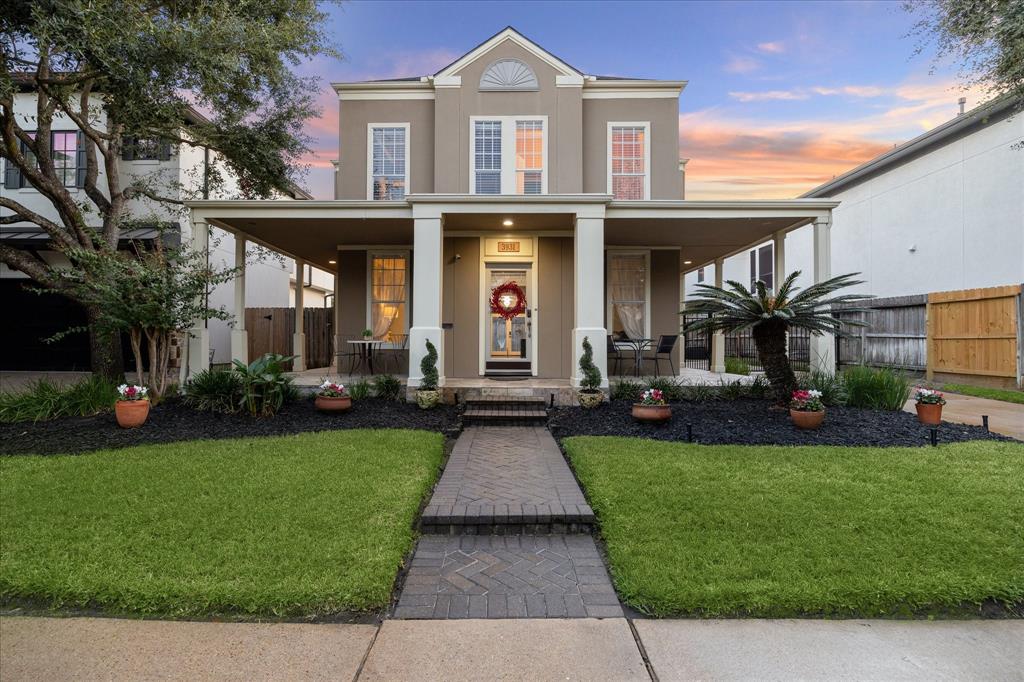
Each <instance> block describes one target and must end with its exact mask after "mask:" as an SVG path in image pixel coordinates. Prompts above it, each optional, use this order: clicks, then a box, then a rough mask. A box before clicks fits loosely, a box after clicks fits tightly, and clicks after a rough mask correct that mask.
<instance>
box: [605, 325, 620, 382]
mask: <svg viewBox="0 0 1024 682" xmlns="http://www.w3.org/2000/svg"><path fill="white" fill-rule="evenodd" d="M613 361H614V362H613ZM621 362H622V351H620V350H619V347H618V346H616V345H615V340H614V339H613V338H612V335H611V334H609V335H608V363H609V368H608V374H609V375H612V376H618V372H616V371H615V369H614V368H615V367H618V366H619V363H621Z"/></svg>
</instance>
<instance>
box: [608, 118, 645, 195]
mask: <svg viewBox="0 0 1024 682" xmlns="http://www.w3.org/2000/svg"><path fill="white" fill-rule="evenodd" d="M650 158H651V124H650V122H648V121H644V122H640V123H609V124H608V193H609V194H611V195H612V196H613V197H614V198H616V199H650V198H651V172H650V167H651V166H650Z"/></svg>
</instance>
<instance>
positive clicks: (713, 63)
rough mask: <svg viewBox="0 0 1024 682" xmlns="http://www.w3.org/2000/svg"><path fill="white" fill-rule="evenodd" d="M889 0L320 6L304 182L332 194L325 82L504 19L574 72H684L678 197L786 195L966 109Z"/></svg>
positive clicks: (433, 61)
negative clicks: (314, 113) (330, 55)
mask: <svg viewBox="0 0 1024 682" xmlns="http://www.w3.org/2000/svg"><path fill="white" fill-rule="evenodd" d="M913 21H914V20H913V18H912V17H911V16H910V15H908V14H906V13H905V12H904V11H903V10H902V9H901V8H900V4H899V3H898V2H834V3H833V2H708V3H704V2H684V3H668V2H665V3H643V2H630V3H619V2H507V3H496V2H464V3H463V2H366V1H359V0H356V1H354V2H349V3H346V4H344V5H343V6H341V7H340V8H333V9H332V10H331V26H330V29H329V30H330V33H331V35H333V36H334V37H335V39H336V41H337V44H338V46H339V47H340V49H341V50H342V52H343V53H344V59H343V60H341V61H337V60H333V59H331V60H328V59H323V60H318V61H317V62H315V63H311V64H308V65H306V66H304V67H303V68H302V72H303V73H304V74H308V75H316V76H319V77H320V79H321V86H322V90H323V93H322V95H321V102H322V106H323V113H322V116H321V117H320V118H319V119H314V120H310V121H309V123H308V125H307V132H308V133H309V134H310V135H311V136H312V137H313V138H314V145H313V148H314V151H313V153H312V154H310V155H309V156H308V158H307V159H306V162H307V163H308V164H309V165H310V166H311V168H310V172H309V175H308V177H307V178H306V182H305V185H306V186H307V187H308V189H310V191H312V192H313V193H314V194H315V195H316V197H317V198H323V199H330V198H333V192H332V189H331V174H332V171H331V163H330V162H331V160H332V159H335V158H337V156H338V139H337V135H338V103H337V99H336V96H335V94H334V92H333V91H332V90H331V89H330V86H329V84H330V83H331V82H332V81H353V80H365V79H372V78H397V77H404V76H421V75H427V74H432V73H433V72H435V71H437V70H438V69H439V68H441V67H442V66H444V65H446V64H448V63H449V62H451V61H452V60H454V59H456V58H457V57H459V56H461V55H462V54H464V53H465V52H467V51H469V50H470V49H472V48H473V47H475V46H476V45H477V44H478V43H480V42H481V41H483V40H485V39H487V38H488V37H490V36H491V35H493V34H494V33H496V32H498V31H500V30H501V29H502V28H504V27H505V26H508V25H511V26H514V27H515V28H516V29H518V30H519V31H520V32H522V33H523V34H524V35H525V36H526V37H528V38H530V39H531V40H533V41H535V42H536V43H538V44H539V45H541V46H542V47H544V48H546V49H548V50H550V51H551V52H553V53H554V54H556V55H558V56H559V57H560V58H561V59H563V60H565V61H566V62H568V63H570V64H572V65H573V66H575V67H576V68H577V69H580V70H581V71H583V72H584V73H589V74H601V75H615V76H633V77H639V78H663V79H679V80H688V81H689V85H688V86H687V87H686V89H685V90H684V91H683V94H682V96H681V98H680V116H679V140H680V156H682V157H684V158H689V159H691V161H690V163H689V166H688V168H687V198H688V199H723V198H735V199H756V198H784V197H794V196H798V195H799V194H801V193H803V192H805V191H807V190H808V189H810V188H812V187H814V186H815V185H818V184H820V183H821V182H823V181H825V180H828V179H830V178H831V177H833V176H834V175H837V174H839V173H843V172H845V171H847V170H849V169H850V168H852V167H854V166H856V165H857V164H859V163H862V162H863V161H866V160H868V159H870V158H872V157H874V156H876V155H878V154H880V153H882V152H883V151H885V150H886V149H889V148H891V147H892V146H893V144H895V143H900V142H904V141H906V140H908V139H910V138H912V137H914V136H916V135H918V134H920V133H921V132H924V131H925V130H928V129H929V128H932V127H934V126H936V125H938V124H940V123H942V122H943V121H945V120H948V119H949V118H952V117H953V116H954V115H955V114H956V111H957V98H958V97H960V96H961V95H963V96H966V97H967V98H968V101H967V106H968V108H971V107H973V106H976V105H977V104H979V103H981V101H983V99H984V98H983V96H982V93H981V92H980V91H977V90H974V91H966V92H965V91H962V90H961V89H960V88H959V85H958V80H957V73H956V70H955V69H954V68H939V69H937V70H936V71H935V72H934V73H931V70H932V66H933V64H932V60H931V55H930V54H927V53H926V54H923V55H917V56H915V55H914V47H915V39H914V38H913V37H906V34H907V33H908V31H909V30H910V28H911V26H912V24H913Z"/></svg>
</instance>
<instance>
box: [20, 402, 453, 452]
mask: <svg viewBox="0 0 1024 682" xmlns="http://www.w3.org/2000/svg"><path fill="white" fill-rule="evenodd" d="M458 422H459V415H458V410H456V408H454V407H451V406H441V407H439V408H438V409H435V410H429V411H427V410H421V409H419V408H418V407H416V405H415V404H413V403H406V402H397V401H392V400H379V399H375V398H367V399H364V400H357V401H355V402H354V403H353V406H352V409H351V410H349V411H347V412H345V413H342V414H337V415H328V414H323V413H322V412H318V411H317V410H316V408H315V407H314V406H313V401H312V400H299V401H296V402H292V403H286V404H285V405H284V407H282V408H281V411H280V412H278V413H277V414H276V415H275V416H273V417H261V418H253V417H250V416H248V415H242V414H220V413H216V412H204V411H199V410H195V409H192V408H190V407H188V406H186V405H185V404H184V403H183V402H182V401H180V400H168V401H166V402H164V403H161V404H160V405H157V406H155V407H153V408H152V411H151V412H150V415H149V419H148V420H147V421H146V423H145V424H143V425H142V426H140V427H138V428H135V429H121V428H118V426H117V422H116V420H115V418H114V415H113V414H110V413H107V414H100V415H96V416H92V417H67V418H63V419H57V420H54V421H48V422H37V423H32V422H15V423H12V424H0V454H5V455H14V454H39V455H50V454H58V453H79V452H89V451H92V450H101V449H108V448H121V447H128V446H131V445H145V444H150V443H173V442H176V441H187V440H197V439H201V438H240V437H244V436H280V435H286V434H292V433H305V432H308V431H329V430H336V429H389V428H402V429H421V430H425V431H434V432H442V433H448V432H452V431H453V430H457V429H458Z"/></svg>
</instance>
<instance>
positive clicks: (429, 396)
mask: <svg viewBox="0 0 1024 682" xmlns="http://www.w3.org/2000/svg"><path fill="white" fill-rule="evenodd" d="M439 402H441V391H427V390H422V389H421V390H419V391H416V404H417V405H419V406H420V408H421V409H424V410H429V409H430V408H431V407H434V406H436V405H437V404H438V403H439Z"/></svg>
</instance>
